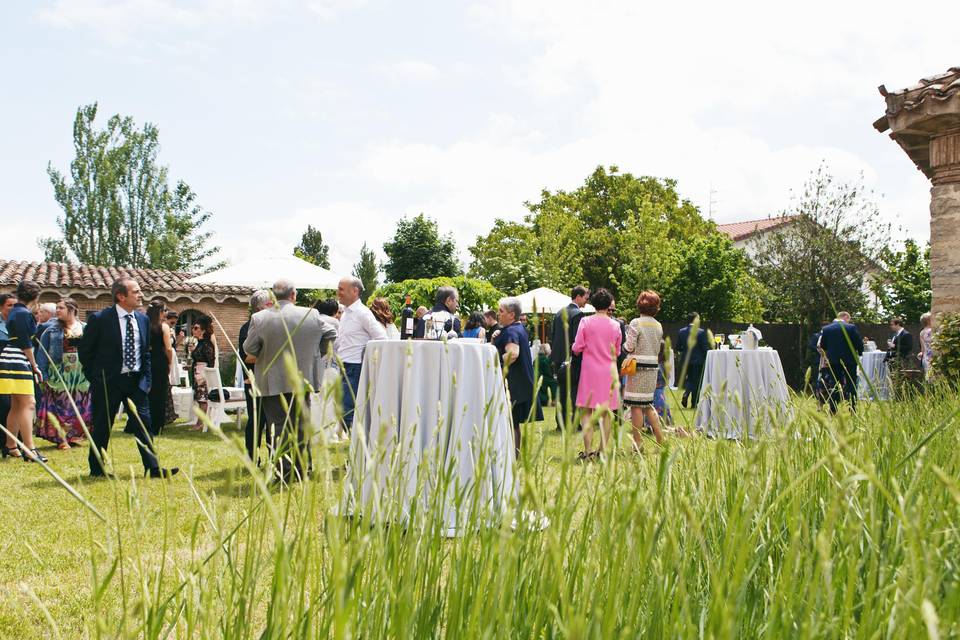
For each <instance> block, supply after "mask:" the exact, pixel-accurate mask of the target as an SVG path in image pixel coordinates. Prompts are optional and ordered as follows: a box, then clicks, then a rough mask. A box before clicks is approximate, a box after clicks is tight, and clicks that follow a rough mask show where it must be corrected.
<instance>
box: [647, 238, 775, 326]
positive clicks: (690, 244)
mask: <svg viewBox="0 0 960 640" xmlns="http://www.w3.org/2000/svg"><path fill="white" fill-rule="evenodd" d="M676 265H677V270H676V272H675V273H674V274H671V277H670V280H669V285H668V286H667V287H666V288H664V289H663V290H662V291H661V293H663V294H665V295H664V296H663V308H662V309H661V311H660V317H661V318H663V319H664V320H668V321H673V322H677V321H680V320H683V319H685V318H686V316H687V314H689V313H691V312H697V313H699V314H700V317H701V319H702V320H704V321H705V322H713V321H721V320H750V321H753V320H759V319H760V313H761V309H762V306H761V302H760V301H761V298H762V295H763V292H762V289H761V287H760V285H759V283H758V282H757V281H756V280H754V278H753V277H752V275H751V274H750V262H749V260H748V259H747V256H746V255H745V254H744V253H743V251H740V250H739V249H736V248H734V247H733V244H732V243H731V242H730V240H729V238H727V237H725V236H722V235H720V234H719V233H712V234H710V235H707V236H698V237H695V238H692V239H690V240H688V241H686V242H684V243H682V244H680V245H678V249H677V260H676Z"/></svg>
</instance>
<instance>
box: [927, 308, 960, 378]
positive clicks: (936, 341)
mask: <svg viewBox="0 0 960 640" xmlns="http://www.w3.org/2000/svg"><path fill="white" fill-rule="evenodd" d="M933 371H934V372H935V373H936V375H937V377H938V378H940V379H942V380H944V381H946V382H950V383H956V382H957V381H960V313H956V312H954V313H941V314H939V316H938V317H937V331H936V333H935V334H934V336H933Z"/></svg>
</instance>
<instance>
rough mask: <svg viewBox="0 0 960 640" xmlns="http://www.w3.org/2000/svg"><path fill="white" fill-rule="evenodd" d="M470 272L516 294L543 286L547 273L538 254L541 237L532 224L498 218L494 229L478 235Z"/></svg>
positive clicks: (472, 249)
mask: <svg viewBox="0 0 960 640" xmlns="http://www.w3.org/2000/svg"><path fill="white" fill-rule="evenodd" d="M469 251H470V255H471V256H473V262H472V263H471V264H470V271H469V275H470V277H471V278H479V279H481V280H486V281H487V282H489V283H490V284H492V285H493V286H494V287H496V288H497V289H499V290H500V291H503V292H505V293H508V294H510V295H516V294H519V293H524V292H525V291H530V290H531V289H536V288H537V287H540V286H543V284H542V283H543V282H544V273H543V269H542V267H541V261H540V258H539V256H538V255H537V238H536V234H535V233H534V231H533V229H531V228H530V226H529V225H526V224H523V223H521V222H507V221H505V220H501V219H500V218H497V219H496V220H495V221H494V223H493V229H492V230H491V231H490V233H488V234H487V235H485V236H480V237H478V238H477V241H476V243H475V244H474V245H473V246H472V247H470V249H469Z"/></svg>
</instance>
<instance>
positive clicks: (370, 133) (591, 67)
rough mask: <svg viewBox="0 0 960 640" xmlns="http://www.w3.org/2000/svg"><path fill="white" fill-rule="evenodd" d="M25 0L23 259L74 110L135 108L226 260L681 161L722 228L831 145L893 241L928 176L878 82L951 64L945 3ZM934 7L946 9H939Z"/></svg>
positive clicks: (18, 97)
mask: <svg viewBox="0 0 960 640" xmlns="http://www.w3.org/2000/svg"><path fill="white" fill-rule="evenodd" d="M917 6H918V7H921V9H922V10H921V9H918V10H916V11H907V10H906V8H907V7H906V6H905V5H904V4H903V3H902V2H898V3H887V2H882V1H879V2H878V1H872V2H860V1H855V2H837V1H836V0H831V1H830V2H820V1H810V2H803V3H799V2H797V3H775V2H738V3H718V2H699V1H689V2H683V3H677V2H674V3H668V2H658V3H649V2H642V1H639V0H630V1H620V0H594V1H592V2H583V1H582V0H577V1H567V0H550V1H546V0H495V1H492V2H457V1H456V0H447V1H443V2H433V1H424V2H420V1H417V0H407V1H406V2H397V1H392V0H308V1H304V2H296V1H293V0H273V1H270V2H268V1H266V0H260V1H257V0H195V1H193V2H187V1H184V0H42V1H41V0H38V1H33V2H26V1H21V2H5V3H3V6H2V8H0V68H2V70H3V74H2V77H3V82H2V89H0V98H2V99H0V122H2V123H3V124H2V137H0V139H2V142H0V149H2V150H3V151H4V152H3V153H0V194H2V195H0V218H2V220H3V225H2V229H3V232H2V234H0V258H7V259H22V260H37V259H40V258H42V252H41V251H40V250H39V249H38V248H37V246H36V240H37V238H39V237H42V236H48V235H56V233H57V228H56V219H57V216H58V214H59V213H60V210H59V208H58V206H57V204H56V202H55V200H54V198H53V191H52V188H51V186H50V183H49V179H48V178H47V175H46V168H47V165H48V163H51V164H52V165H53V166H54V167H56V168H58V169H60V170H62V171H63V170H66V169H67V168H68V165H69V162H70V160H71V158H72V157H73V150H72V123H73V118H74V115H75V113H76V109H77V108H78V107H79V106H80V105H83V104H89V103H92V102H97V103H98V104H99V112H100V114H101V117H102V118H103V121H105V120H106V117H108V116H109V115H111V114H114V113H119V114H123V115H127V116H132V117H133V118H134V119H135V120H136V121H137V122H139V123H143V122H152V123H154V124H155V125H157V126H158V128H159V131H160V142H161V145H162V150H161V154H160V160H161V162H162V163H163V164H165V165H168V166H169V168H170V174H171V176H172V177H173V178H174V179H183V180H185V181H186V182H187V183H188V184H190V185H191V187H193V189H194V190H195V191H196V193H197V194H198V200H199V202H200V204H201V205H202V206H203V207H204V208H205V209H207V210H209V211H211V212H212V213H213V216H212V218H211V222H210V224H209V228H210V229H211V230H212V231H213V232H214V234H215V242H216V243H217V244H219V245H220V246H221V247H222V253H223V255H224V257H226V258H227V259H228V260H230V261H231V262H236V261H238V260H240V259H242V258H243V257H244V256H248V255H250V254H251V252H260V253H266V254H278V253H287V252H289V251H290V250H291V249H292V247H293V246H295V245H296V244H297V242H298V241H299V238H300V234H301V233H302V232H303V230H304V229H305V228H306V226H307V225H308V224H312V225H314V226H315V227H318V228H320V229H321V230H322V231H323V233H324V238H325V240H326V241H327V242H328V244H329V245H330V256H331V263H332V265H331V266H332V268H333V269H334V270H335V271H337V272H340V273H347V272H349V271H350V269H351V268H352V265H353V264H354V263H355V262H356V261H357V259H358V257H359V252H360V248H361V245H362V244H363V243H367V244H368V245H369V246H371V247H372V248H374V249H375V250H376V251H377V252H378V254H379V255H380V256H381V259H384V258H385V256H383V253H382V245H383V242H384V241H386V240H387V239H389V238H390V237H391V236H392V233H393V231H394V229H395V226H396V222H397V220H398V219H400V218H401V217H403V216H413V215H416V214H417V213H420V212H423V213H425V214H427V215H428V216H430V217H432V218H434V219H435V220H437V221H438V223H439V226H440V229H441V231H442V232H444V233H446V232H450V233H452V234H453V235H454V237H455V239H456V241H457V244H458V247H459V249H460V252H461V259H462V260H463V261H464V263H465V266H466V263H467V262H468V260H469V255H468V253H467V251H466V249H467V247H468V246H469V245H470V244H472V243H473V241H474V240H475V239H476V236H477V235H479V234H484V233H486V232H487V231H488V230H489V229H490V227H491V226H492V224H493V220H494V219H495V218H497V217H500V218H505V219H513V220H520V219H522V217H523V215H524V214H525V212H526V210H525V208H524V202H525V201H531V200H534V201H535V200H536V199H537V198H538V197H539V194H540V192H541V191H542V190H543V189H550V190H556V189H575V188H576V187H577V186H579V185H580V184H581V183H582V182H583V181H584V179H585V178H586V177H587V175H588V174H589V173H590V172H591V171H592V170H593V169H594V168H595V167H596V166H598V165H616V166H618V167H619V168H620V170H621V171H624V172H627V171H629V172H631V173H633V174H636V175H652V176H657V177H664V178H672V179H674V180H676V181H677V187H678V190H679V192H680V194H681V196H682V197H683V198H686V199H688V200H690V201H692V202H693V203H694V204H696V205H697V206H699V207H700V208H701V211H702V212H703V214H704V215H708V214H710V215H712V217H713V219H714V220H715V221H717V222H719V223H723V222H737V221H742V220H751V219H758V218H766V217H768V216H771V215H776V214H777V213H779V212H781V211H783V210H784V209H785V208H787V207H789V205H790V202H791V198H792V197H793V196H792V194H793V193H796V192H799V191H801V190H802V187H803V183H804V181H805V179H806V178H807V176H808V175H809V174H810V172H811V171H813V170H815V169H816V167H817V166H818V165H819V164H820V163H821V162H826V163H827V165H828V166H829V167H830V169H831V171H832V172H833V173H834V174H835V175H837V176H838V177H840V178H841V179H844V180H855V179H857V178H858V176H860V175H861V174H862V176H863V180H864V182H865V184H866V186H867V187H868V188H869V189H871V190H872V191H873V193H874V197H875V198H876V200H877V203H878V205H879V207H880V210H881V212H882V214H883V216H884V218H885V219H886V220H887V221H889V222H890V223H892V224H894V225H896V226H897V228H898V229H902V232H900V231H898V232H895V233H894V239H895V240H898V241H899V240H902V239H903V238H907V237H913V238H916V239H918V240H921V241H926V240H927V239H928V238H929V233H930V230H929V183H928V182H927V180H926V178H924V176H923V175H922V174H921V173H920V172H919V171H917V170H916V168H915V167H914V166H913V164H912V163H911V162H910V160H909V159H908V158H907V156H906V154H904V153H903V152H902V151H901V150H900V148H899V147H898V146H897V145H896V144H895V143H894V142H893V141H892V140H890V139H889V138H888V137H887V136H886V135H885V134H880V133H878V132H877V131H875V130H874V129H873V127H872V123H873V122H874V121H875V120H876V119H877V118H879V117H880V116H881V115H882V114H883V111H884V106H885V105H884V101H883V98H882V97H881V96H880V95H879V93H878V91H877V87H878V86H879V85H880V84H886V86H887V87H888V88H890V89H900V88H903V87H906V86H909V85H912V84H915V83H916V81H917V80H918V79H919V78H921V77H924V76H929V75H933V74H936V73H941V72H944V71H946V70H947V69H948V68H949V67H952V66H960V49H958V48H957V47H956V38H952V37H948V36H946V35H943V34H942V33H940V32H939V31H938V30H936V29H933V28H931V25H936V24H939V25H948V24H957V23H958V21H960V2H940V1H938V2H926V3H923V4H922V6H921V5H917ZM931 16H937V18H936V19H932V18H931Z"/></svg>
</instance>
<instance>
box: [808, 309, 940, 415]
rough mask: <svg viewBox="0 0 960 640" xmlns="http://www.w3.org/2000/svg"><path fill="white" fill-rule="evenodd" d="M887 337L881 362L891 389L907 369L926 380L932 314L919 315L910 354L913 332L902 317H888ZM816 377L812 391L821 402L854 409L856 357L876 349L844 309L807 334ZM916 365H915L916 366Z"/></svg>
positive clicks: (905, 375)
mask: <svg viewBox="0 0 960 640" xmlns="http://www.w3.org/2000/svg"><path fill="white" fill-rule="evenodd" d="M889 326H890V338H889V339H888V340H887V342H886V347H887V348H886V350H885V352H884V357H883V363H884V365H885V367H886V371H887V376H888V377H889V380H890V382H891V383H892V385H893V387H894V389H893V392H894V393H899V392H900V391H901V390H902V388H903V386H904V384H905V382H906V380H907V379H908V378H909V376H910V374H911V372H913V371H918V372H919V373H920V378H921V379H922V380H929V379H930V377H931V374H932V365H933V355H934V354H933V314H932V313H929V312H927V313H924V314H923V315H921V316H920V335H919V340H920V344H919V346H920V349H919V352H918V353H917V354H915V355H914V352H913V349H914V341H913V335H912V334H911V333H910V332H909V331H908V330H907V328H906V325H905V323H904V321H903V319H902V318H899V317H894V318H892V319H891V320H890V325H889ZM809 349H810V351H811V353H812V355H813V359H814V360H813V363H812V367H813V366H815V371H816V380H815V383H814V395H816V397H817V399H818V401H819V402H820V404H821V405H822V406H826V407H828V408H829V410H830V412H832V413H836V411H837V410H838V408H839V407H840V405H841V404H843V403H848V404H849V406H850V407H851V408H852V409H854V410H855V409H856V406H857V399H858V390H859V386H860V377H859V376H860V367H859V364H860V361H861V358H862V356H863V353H864V351H878V350H879V349H877V345H876V343H875V342H874V341H873V340H871V339H870V337H869V336H862V335H861V333H860V330H859V328H858V327H857V325H856V324H854V323H853V322H852V320H851V316H850V314H849V313H847V312H846V311H841V312H840V313H838V314H837V317H836V318H835V319H834V320H833V322H830V323H828V324H827V325H825V326H824V327H823V328H821V329H820V331H818V332H816V333H814V334H813V335H812V336H811V338H810V344H809ZM917 367H919V369H917Z"/></svg>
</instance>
